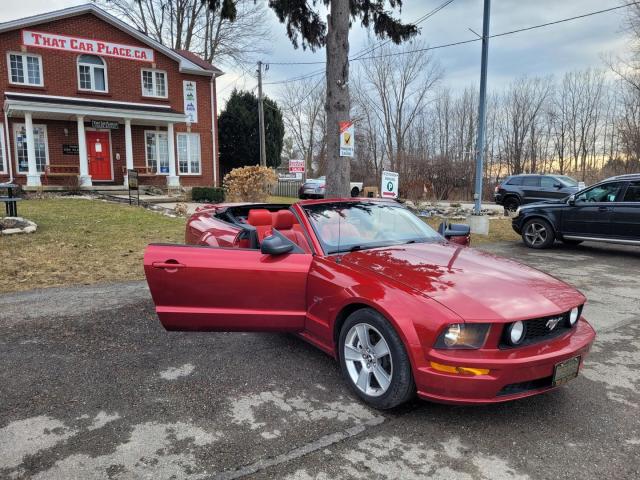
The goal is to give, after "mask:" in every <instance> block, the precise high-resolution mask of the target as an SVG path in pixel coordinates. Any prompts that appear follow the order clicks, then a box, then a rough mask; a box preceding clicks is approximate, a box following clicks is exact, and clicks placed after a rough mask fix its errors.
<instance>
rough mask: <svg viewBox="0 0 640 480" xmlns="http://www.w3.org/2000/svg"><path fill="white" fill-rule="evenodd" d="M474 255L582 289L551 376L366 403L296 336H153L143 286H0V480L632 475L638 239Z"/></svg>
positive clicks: (637, 429)
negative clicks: (474, 397) (589, 330)
mask: <svg viewBox="0 0 640 480" xmlns="http://www.w3.org/2000/svg"><path fill="white" fill-rule="evenodd" d="M482 248H483V249H485V250H488V251H492V252H494V253H498V254H501V255H505V256H508V257H511V258H515V259H520V260H522V261H524V262H525V263H528V264H530V265H532V266H534V267H537V268H540V269H542V270H545V271H547V272H548V273H550V274H552V275H554V276H556V277H559V278H561V279H563V280H566V281H568V282H570V283H572V284H573V285H575V286H576V287H578V288H579V289H580V290H582V291H583V292H584V293H585V294H586V296H587V298H588V299H589V302H588V305H587V307H586V308H585V311H584V315H585V316H586V317H587V318H588V319H589V320H590V321H591V322H592V324H593V325H594V327H595V328H596V331H597V332H598V338H597V341H596V344H595V345H594V348H593V350H592V353H591V355H590V357H589V359H588V362H587V366H586V369H585V370H584V371H583V372H582V374H581V375H580V377H579V378H578V379H576V380H574V381H573V382H571V383H570V384H569V385H568V386H566V387H564V388H561V389H559V390H556V391H554V392H550V393H548V394H545V395H541V396H536V397H533V398H529V399H525V400H520V401H517V402H512V403H507V404H501V405H493V406H483V407H454V406H447V405H438V404H433V403H428V402H423V401H419V400H416V401H414V402H412V403H411V404H409V405H406V406H404V407H402V408H401V409H399V410H395V411H392V412H384V413H381V412H378V411H375V410H372V409H369V408H367V407H365V406H364V405H363V404H361V403H359V402H358V401H357V400H355V398H354V397H352V396H351V394H350V393H348V391H347V389H346V386H345V385H344V384H343V382H342V380H341V378H340V375H339V371H338V368H337V365H336V364H335V363H334V361H333V360H332V359H330V358H329V357H327V356H326V355H325V354H323V353H321V352H320V351H318V350H316V349H315V348H313V347H311V346H309V345H308V344H306V343H305V342H303V341H301V340H299V339H298V338H296V337H295V336H292V335H282V334H243V333H175V332H174V333H167V332H165V331H164V330H163V329H162V327H161V326H160V324H159V323H158V321H157V319H156V317H155V313H154V310H153V304H152V302H151V299H150V297H149V294H148V291H147V290H146V284H144V283H143V282H130V283H122V284H107V285H100V286H89V287H74V288H60V289H48V290H41V291H36V292H25V293H19V294H9V295H4V296H0V365H1V367H0V478H34V479H65V480H68V479H103V478H104V479H107V478H113V479H132V478H153V479H165V478H167V479H168V478H176V479H182V478H205V479H209V478H210V479H233V478H256V479H258V478H260V479H266V478H276V479H301V480H303V479H319V480H320V479H321V480H328V479H331V480H339V479H349V478H366V479H390V478H401V479H407V480H410V479H419V478H435V479H464V480H468V479H538V478H544V479H546V478H549V479H557V478H563V479H564V478H567V479H570V478H576V479H578V478H579V479H591V478H593V479H602V478H606V479H633V478H640V314H639V311H640V286H639V285H640V250H639V249H637V248H635V249H634V248H630V247H620V246H607V245H601V244H600V245H599V244H583V245H581V246H578V247H566V246H562V245H559V246H557V247H556V248H555V249H552V250H547V251H534V250H528V249H526V248H525V247H523V246H522V245H521V244H520V243H502V244H493V245H486V246H483V247H482Z"/></svg>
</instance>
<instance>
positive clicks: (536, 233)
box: [524, 222, 549, 246]
mask: <svg viewBox="0 0 640 480" xmlns="http://www.w3.org/2000/svg"><path fill="white" fill-rule="evenodd" d="M524 236H525V238H526V239H527V242H528V243H529V245H532V246H538V245H542V244H543V243H545V242H546V241H547V237H548V236H549V231H548V230H547V227H545V226H544V225H542V224H541V223H537V222H531V223H529V224H528V225H527V227H526V228H525V230H524Z"/></svg>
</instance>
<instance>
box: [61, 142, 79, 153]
mask: <svg viewBox="0 0 640 480" xmlns="http://www.w3.org/2000/svg"><path fill="white" fill-rule="evenodd" d="M62 154H63V155H80V147H78V144H77V143H76V144H72V143H63V144H62Z"/></svg>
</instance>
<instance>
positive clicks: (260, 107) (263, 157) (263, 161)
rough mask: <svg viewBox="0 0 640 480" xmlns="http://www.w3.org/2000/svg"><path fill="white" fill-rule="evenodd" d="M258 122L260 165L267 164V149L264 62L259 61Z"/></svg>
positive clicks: (264, 165)
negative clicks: (263, 95)
mask: <svg viewBox="0 0 640 480" xmlns="http://www.w3.org/2000/svg"><path fill="white" fill-rule="evenodd" d="M258 123H259V129H260V166H261V167H266V166H267V150H266V146H265V139H264V104H263V99H262V62H261V61H258Z"/></svg>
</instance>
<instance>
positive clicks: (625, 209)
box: [611, 182, 640, 241]
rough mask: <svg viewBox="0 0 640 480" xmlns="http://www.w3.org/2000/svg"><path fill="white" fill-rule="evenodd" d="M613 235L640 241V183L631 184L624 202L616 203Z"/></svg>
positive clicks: (612, 228)
mask: <svg viewBox="0 0 640 480" xmlns="http://www.w3.org/2000/svg"><path fill="white" fill-rule="evenodd" d="M611 235H612V236H614V237H618V238H622V239H625V240H637V241H640V182H630V183H629V185H627V189H626V192H625V194H624V197H623V199H622V201H618V202H616V206H615V209H614V212H613V217H612V219H611Z"/></svg>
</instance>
